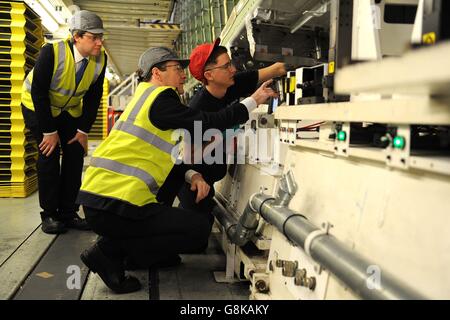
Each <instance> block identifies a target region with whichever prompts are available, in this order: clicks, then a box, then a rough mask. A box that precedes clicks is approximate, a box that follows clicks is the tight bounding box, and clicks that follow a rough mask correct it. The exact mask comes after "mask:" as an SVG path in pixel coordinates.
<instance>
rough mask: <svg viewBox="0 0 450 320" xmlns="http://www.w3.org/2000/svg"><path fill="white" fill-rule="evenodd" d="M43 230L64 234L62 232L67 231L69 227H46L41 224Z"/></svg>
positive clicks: (48, 232)
mask: <svg viewBox="0 0 450 320" xmlns="http://www.w3.org/2000/svg"><path fill="white" fill-rule="evenodd" d="M41 230H42V231H43V232H44V233H46V234H62V233H66V232H67V229H66V228H48V229H47V228H44V227H42V226H41Z"/></svg>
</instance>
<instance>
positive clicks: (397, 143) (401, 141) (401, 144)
mask: <svg viewBox="0 0 450 320" xmlns="http://www.w3.org/2000/svg"><path fill="white" fill-rule="evenodd" d="M393 144H394V148H396V149H403V148H405V138H403V137H401V136H397V137H395V138H394V142H393Z"/></svg>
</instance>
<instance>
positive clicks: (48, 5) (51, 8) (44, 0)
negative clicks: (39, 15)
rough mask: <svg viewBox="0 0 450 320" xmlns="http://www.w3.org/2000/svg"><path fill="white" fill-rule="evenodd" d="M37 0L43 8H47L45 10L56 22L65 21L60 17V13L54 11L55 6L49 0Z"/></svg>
mask: <svg viewBox="0 0 450 320" xmlns="http://www.w3.org/2000/svg"><path fill="white" fill-rule="evenodd" d="M39 2H40V3H41V5H43V6H44V8H45V10H47V12H49V13H50V14H51V15H52V17H53V18H54V19H55V20H56V22H57V23H58V24H64V23H66V22H65V21H64V19H63V17H61V15H60V14H59V13H58V12H57V11H56V8H55V7H54V6H53V5H52V4H51V3H50V2H49V0H39Z"/></svg>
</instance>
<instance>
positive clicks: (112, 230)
mask: <svg viewBox="0 0 450 320" xmlns="http://www.w3.org/2000/svg"><path fill="white" fill-rule="evenodd" d="M188 64H189V60H183V59H180V58H178V57H177V55H176V54H175V53H174V52H173V51H171V50H170V49H167V48H163V47H159V48H151V49H149V50H147V51H146V52H144V53H143V54H142V56H141V58H140V60H139V70H138V73H139V75H140V78H141V79H140V80H141V82H140V84H139V86H138V87H137V90H136V93H135V95H134V97H133V99H132V100H131V102H130V103H129V104H128V106H127V107H126V109H125V111H124V113H123V114H122V116H121V117H120V119H119V121H118V122H117V123H116V125H115V126H114V128H113V129H112V130H111V133H110V135H109V136H108V137H107V138H106V140H105V141H103V143H102V144H100V146H99V147H98V148H97V150H96V151H95V152H94V154H93V156H92V160H91V163H90V166H89V167H88V169H87V170H86V173H85V177H84V180H83V183H82V186H81V189H80V193H79V195H78V199H77V201H78V203H80V204H82V205H83V209H84V213H85V216H86V219H87V221H88V223H89V225H90V226H91V227H92V229H93V230H94V231H95V232H96V233H97V234H99V235H100V236H101V237H99V239H98V240H97V242H96V243H95V244H94V245H93V246H92V247H90V248H89V249H87V250H85V251H84V252H83V253H82V254H81V260H82V261H83V262H84V263H85V264H86V266H88V267H89V269H91V270H92V271H93V272H96V273H98V274H99V276H100V277H101V278H102V280H103V281H104V282H105V284H106V285H107V286H108V287H109V288H111V289H112V290H113V291H115V292H117V293H126V292H132V291H136V290H139V289H140V283H139V281H138V280H137V279H136V278H134V277H131V276H125V269H127V268H126V266H124V261H126V259H129V258H131V259H132V260H134V261H143V260H147V265H159V266H161V265H169V264H170V265H173V264H176V263H177V262H178V263H179V261H180V260H179V257H178V255H177V254H179V253H196V252H201V251H203V250H204V249H205V248H206V246H207V243H208V236H209V229H210V223H209V221H208V219H209V218H208V217H206V216H205V214H202V213H199V212H194V211H188V210H184V209H181V208H174V207H170V206H166V205H164V204H162V203H161V202H160V196H161V194H162V193H164V189H165V188H168V187H167V185H165V181H166V180H168V176H169V175H170V176H171V177H177V176H178V177H177V178H182V179H186V181H187V182H189V183H190V184H191V190H192V191H197V201H200V200H202V199H203V198H205V197H206V196H207V195H208V192H209V188H210V187H209V185H208V184H207V183H206V182H205V181H204V180H203V177H202V176H201V175H200V174H198V173H196V172H195V171H193V170H188V169H189V168H190V167H188V166H186V165H185V166H183V165H176V166H174V159H173V157H172V156H171V154H172V153H174V152H173V149H174V148H175V147H176V143H177V141H174V140H172V139H174V136H175V135H173V132H174V130H175V129H178V128H181V129H185V130H187V131H189V132H190V133H193V132H194V125H195V124H194V122H198V121H201V122H202V127H203V129H205V130H206V129H209V128H217V129H219V130H225V129H226V128H229V127H231V126H233V125H236V124H241V123H245V122H246V121H247V120H248V118H249V112H250V111H251V110H253V109H254V108H256V107H257V105H258V104H260V103H263V102H264V101H266V100H267V99H268V98H269V97H270V96H275V93H274V92H273V90H272V89H270V88H268V83H264V84H263V85H262V86H261V88H259V89H258V90H257V91H256V92H255V93H254V94H253V95H252V97H249V98H247V99H245V100H243V101H242V103H240V104H236V105H234V106H233V107H231V108H227V109H224V110H222V111H220V112H215V113H205V112H201V111H198V110H194V109H191V108H187V107H186V106H185V105H183V104H182V103H181V101H180V97H179V94H182V93H183V92H184V90H183V84H184V82H185V80H186V74H185V72H184V69H185V68H186V67H187V66H188ZM152 262H153V264H152Z"/></svg>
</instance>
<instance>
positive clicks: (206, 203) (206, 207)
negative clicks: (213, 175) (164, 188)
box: [178, 182, 215, 230]
mask: <svg viewBox="0 0 450 320" xmlns="http://www.w3.org/2000/svg"><path fill="white" fill-rule="evenodd" d="M210 186H211V189H210V190H209V194H208V196H207V197H206V198H204V199H203V200H202V201H200V202H199V203H195V199H196V198H197V191H191V185H190V184H189V183H187V182H185V183H183V186H182V187H181V188H180V191H179V192H178V200H180V204H179V208H183V209H186V210H191V211H196V212H199V213H202V214H204V215H205V216H206V217H207V219H208V221H209V222H210V230H211V227H212V225H213V223H214V216H213V215H212V213H211V212H212V209H213V207H214V200H213V197H214V194H215V191H214V187H213V185H212V183H211V184H210Z"/></svg>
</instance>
